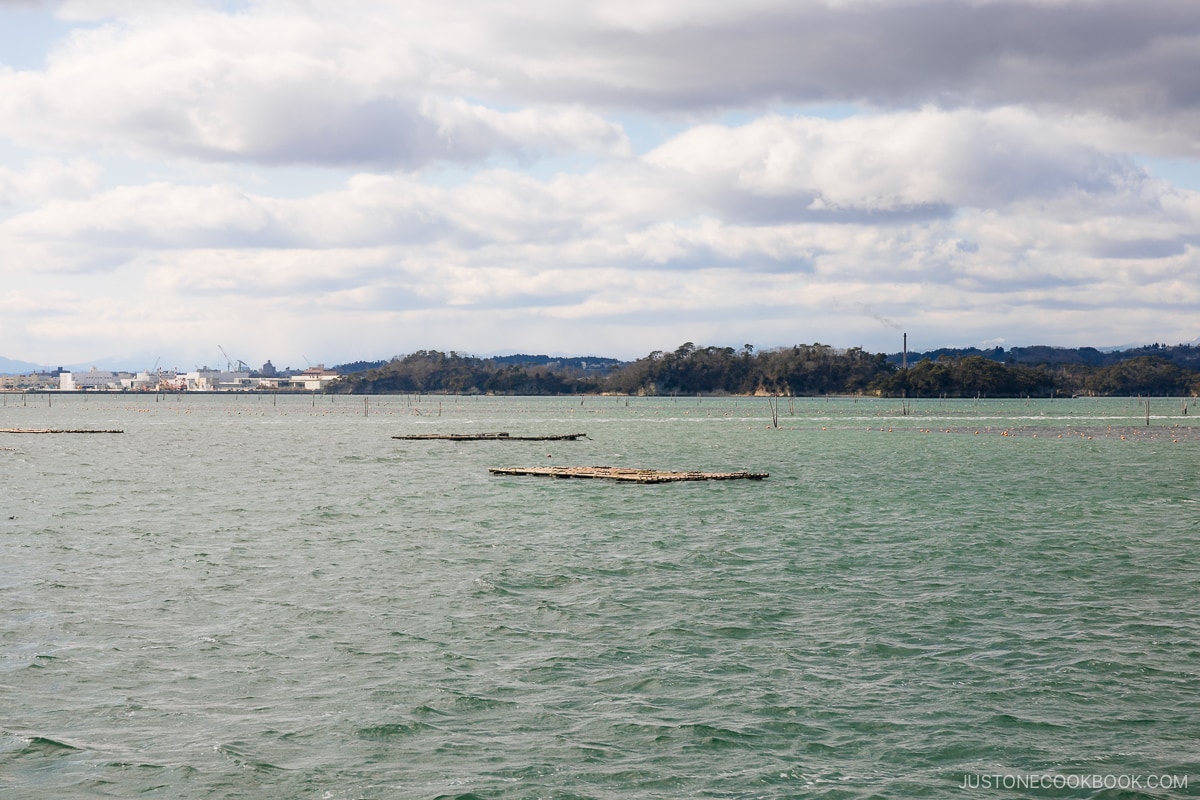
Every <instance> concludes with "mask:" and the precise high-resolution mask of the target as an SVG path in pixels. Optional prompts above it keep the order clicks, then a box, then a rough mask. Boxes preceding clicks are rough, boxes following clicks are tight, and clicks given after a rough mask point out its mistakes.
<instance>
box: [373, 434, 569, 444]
mask: <svg viewBox="0 0 1200 800" xmlns="http://www.w3.org/2000/svg"><path fill="white" fill-rule="evenodd" d="M586 436H587V434H586V433H564V434H560V435H557V436H512V435H510V434H507V433H414V434H410V435H408V436H393V437H392V438H393V439H444V440H446V441H451V442H494V441H500V442H568V441H570V442H573V441H575V440H576V439H581V438H584V437H586Z"/></svg>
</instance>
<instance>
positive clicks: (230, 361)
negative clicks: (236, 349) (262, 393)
mask: <svg viewBox="0 0 1200 800" xmlns="http://www.w3.org/2000/svg"><path fill="white" fill-rule="evenodd" d="M217 349H218V350H220V351H221V355H223V356H225V371H226V372H233V368H234V367H235V366H236V367H237V368H238V370H239V371H243V372H249V371H250V365H249V364H247V363H246V362H245V361H242V360H241V359H240V358H239V359H234V358H233V357H232V356H230V355H229V353H226V352H225V348H224V347H221V345H217Z"/></svg>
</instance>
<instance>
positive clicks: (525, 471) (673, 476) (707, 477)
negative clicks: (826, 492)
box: [488, 467, 769, 483]
mask: <svg viewBox="0 0 1200 800" xmlns="http://www.w3.org/2000/svg"><path fill="white" fill-rule="evenodd" d="M488 472H490V473H492V474H493V475H540V476H544V477H549V478H607V479H609V480H614V481H627V482H630V483H669V482H671V481H731V480H739V479H746V480H752V481H761V480H762V479H763V478H765V477H767V475H768V474H769V473H766V472H667V471H662V470H657V469H633V468H630V467H492V468H490V469H488Z"/></svg>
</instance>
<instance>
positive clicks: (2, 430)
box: [0, 428, 125, 433]
mask: <svg viewBox="0 0 1200 800" xmlns="http://www.w3.org/2000/svg"><path fill="white" fill-rule="evenodd" d="M124 432H125V431H98V430H93V429H88V428H79V429H66V428H0V433H124Z"/></svg>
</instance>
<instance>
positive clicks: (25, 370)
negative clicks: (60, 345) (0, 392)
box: [0, 356, 46, 375]
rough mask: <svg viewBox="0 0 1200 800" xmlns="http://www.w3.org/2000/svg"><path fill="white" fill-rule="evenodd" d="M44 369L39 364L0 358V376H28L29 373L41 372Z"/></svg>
mask: <svg viewBox="0 0 1200 800" xmlns="http://www.w3.org/2000/svg"><path fill="white" fill-rule="evenodd" d="M45 369H46V367H44V366H42V365H41V364H31V363H29V362H28V361H13V360H12V359H11V358H4V357H3V356H0V375H28V374H29V373H31V372H42V371H44V370H45Z"/></svg>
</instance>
